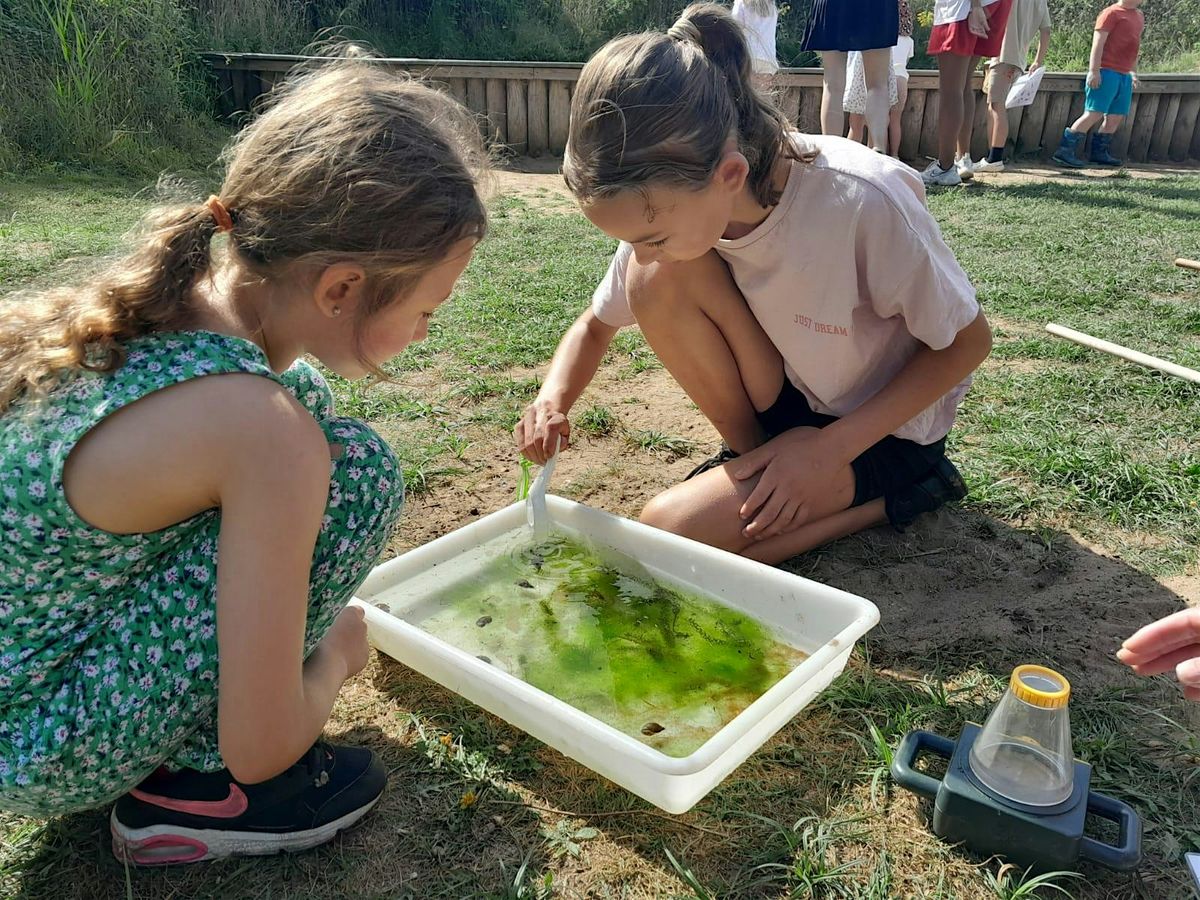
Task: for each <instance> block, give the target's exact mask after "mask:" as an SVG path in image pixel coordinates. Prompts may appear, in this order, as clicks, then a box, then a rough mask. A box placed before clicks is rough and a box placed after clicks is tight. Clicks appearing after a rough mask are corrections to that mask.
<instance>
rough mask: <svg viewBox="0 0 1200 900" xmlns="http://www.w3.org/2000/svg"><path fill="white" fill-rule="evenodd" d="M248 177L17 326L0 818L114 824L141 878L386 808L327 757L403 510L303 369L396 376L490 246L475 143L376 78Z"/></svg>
mask: <svg viewBox="0 0 1200 900" xmlns="http://www.w3.org/2000/svg"><path fill="white" fill-rule="evenodd" d="M225 158H226V162H227V172H226V177H225V180H224V183H223V185H222V187H221V189H220V193H219V195H216V196H213V197H211V198H210V199H209V200H208V202H206V203H199V202H195V203H188V204H183V205H177V206H172V207H169V208H164V209H160V210H157V211H155V212H154V213H152V214H151V215H150V216H149V217H148V218H147V220H146V222H145V223H144V226H145V227H144V235H143V237H142V238H141V242H140V244H139V245H138V246H137V248H136V249H135V250H134V252H133V253H131V254H130V255H129V256H127V257H125V258H124V259H122V260H120V261H118V262H117V263H115V264H114V265H113V266H112V267H111V268H110V270H109V271H107V272H106V273H104V274H102V275H101V276H100V277H98V278H97V279H95V280H93V281H92V282H90V283H88V284H85V285H79V286H75V287H72V288H66V289H60V290H55V291H50V292H43V293H40V294H29V295H26V296H23V297H15V298H10V299H8V300H6V301H5V303H4V304H3V306H2V307H0V492H2V495H3V502H2V504H0V808H2V809H5V810H9V811H14V812H20V813H25V814H29V815H37V816H49V815H56V814H60V813H66V812H71V811H74V810H81V809H87V808H91V807H96V806H100V805H102V804H107V803H110V802H112V801H114V800H115V801H116V804H115V807H114V809H113V814H112V830H113V839H114V851H115V852H116V853H117V855H118V856H119V857H121V858H124V859H128V860H132V861H134V862H137V863H162V862H188V861H193V860H199V859H208V858H212V857H217V856H225V855H228V854H231V853H268V852H274V851H276V850H281V849H289V850H290V849H300V848H303V847H309V846H313V845H315V844H318V843H321V842H323V841H325V840H328V839H329V838H331V837H332V836H333V835H334V834H336V833H337V831H338V830H340V829H342V828H344V827H347V826H348V825H350V824H351V823H353V822H354V821H356V820H357V819H358V818H360V817H361V816H362V815H363V814H364V813H365V812H366V811H367V810H368V809H369V808H370V807H371V806H372V805H373V804H374V803H375V801H376V800H377V799H378V797H379V795H380V793H381V792H382V790H383V787H384V782H385V781H386V773H385V771H384V769H383V767H382V766H381V764H380V763H379V761H378V760H377V759H376V758H375V756H374V755H373V754H372V753H371V752H370V751H369V750H365V749H360V748H352V747H341V746H338V747H335V746H331V745H328V744H325V743H323V742H320V741H318V737H319V735H320V733H321V731H322V728H323V726H324V724H325V722H326V720H327V719H328V716H329V713H330V710H331V708H332V706H333V702H334V699H335V697H336V695H337V693H338V691H339V689H340V688H341V685H342V683H343V682H344V681H345V680H346V679H347V678H349V677H350V676H351V675H353V674H355V673H356V672H358V671H360V670H361V669H362V668H363V666H364V665H365V664H366V661H367V644H366V631H365V626H364V624H363V620H362V614H361V612H360V611H358V610H355V609H347V608H345V607H346V603H347V601H348V600H349V599H350V596H351V594H352V593H353V591H354V590H355V589H356V588H357V587H358V585H359V584H360V583H361V582H362V581H363V579H364V578H365V577H366V575H367V573H368V571H369V570H370V568H371V567H372V565H374V563H375V562H376V560H377V559H378V557H379V555H380V553H381V552H382V550H383V548H384V544H385V542H386V540H387V538H388V535H389V533H390V531H391V528H392V526H393V524H394V522H395V520H396V518H397V516H398V515H399V513H400V507H401V505H402V502H403V492H404V491H403V488H404V486H403V481H402V479H401V475H400V470H399V468H398V467H397V464H396V460H395V458H394V457H393V455H392V453H391V451H390V450H389V449H388V447H387V445H386V443H385V442H384V441H383V440H381V439H380V438H379V436H378V435H376V434H375V433H374V432H373V431H372V430H371V429H370V428H368V427H367V426H366V425H365V424H363V423H362V422H358V421H355V420H353V419H347V418H342V417H339V416H338V415H336V414H335V412H334V411H333V405H332V398H331V396H330V393H329V390H328V388H327V387H326V385H325V383H324V381H323V380H322V379H321V377H320V376H319V375H318V374H317V373H316V371H315V370H314V369H312V368H311V367H310V366H308V365H307V364H305V363H304V362H302V361H300V358H301V356H302V355H305V354H309V355H311V356H314V357H316V358H317V359H319V360H320V361H321V362H322V363H324V364H325V365H326V366H327V367H328V368H330V369H331V370H333V371H334V372H337V373H338V374H339V375H341V376H343V377H346V378H359V377H362V376H364V375H367V374H370V373H378V371H379V367H380V366H381V365H382V364H383V363H385V362H387V361H388V360H389V359H391V358H392V357H394V356H395V355H396V354H398V353H399V352H400V351H401V350H403V349H404V347H405V346H407V345H408V344H409V343H411V342H412V341H418V340H421V339H422V338H424V337H425V335H426V330H427V323H428V320H429V317H430V316H431V315H432V314H433V312H434V310H435V309H436V308H437V306H438V305H439V304H440V303H441V302H442V301H443V300H445V299H446V297H447V296H448V295H449V293H450V291H451V289H452V287H453V285H454V283H455V281H456V279H457V278H458V276H459V275H460V274H461V273H462V271H463V269H464V267H465V266H466V264H467V262H468V261H469V259H470V257H471V254H472V252H473V251H474V247H475V245H476V243H477V242H478V240H479V239H480V238H481V237H482V236H483V233H484V230H485V226H486V217H485V213H484V208H483V204H482V202H481V200H480V197H479V194H478V191H477V174H478V171H479V169H480V167H481V166H482V164H483V161H484V157H483V154H482V151H481V149H480V147H479V143H478V132H477V130H476V128H475V125H474V124H473V122H471V121H470V119H469V118H468V116H467V115H466V114H465V113H464V111H463V110H461V108H459V107H458V106H457V105H455V104H454V103H453V101H451V100H449V99H447V98H446V97H444V96H443V95H442V94H439V93H437V92H435V91H433V90H431V89H429V88H426V87H423V86H421V85H419V84H416V83H413V82H411V81H408V80H405V79H403V78H400V77H397V76H395V75H392V74H388V73H387V72H385V71H383V70H382V69H380V68H378V67H375V66H372V65H371V64H370V63H369V62H366V61H357V62H354V61H337V62H329V63H326V64H325V65H323V66H321V67H319V68H317V69H314V70H311V71H309V72H307V73H305V74H302V75H301V76H299V77H297V78H295V79H293V80H291V81H290V82H289V83H288V84H286V85H285V86H283V87H281V88H279V89H277V90H276V91H275V93H274V94H273V102H272V103H271V105H270V106H269V108H267V109H266V110H265V111H264V112H262V113H261V114H260V115H259V116H258V118H257V119H256V120H255V121H254V122H253V123H252V124H251V125H250V126H249V127H247V128H246V129H245V130H244V131H243V132H242V133H241V134H240V135H239V136H238V137H237V138H236V139H235V141H234V142H233V144H232V146H231V147H230V148H229V150H228V151H227V153H226V157H225ZM218 234H224V235H225V237H224V238H223V239H222V241H221V243H224V245H225V247H224V250H223V251H222V252H217V253H210V245H212V244H213V242H214V236H216V235H218ZM215 376H220V377H215Z"/></svg>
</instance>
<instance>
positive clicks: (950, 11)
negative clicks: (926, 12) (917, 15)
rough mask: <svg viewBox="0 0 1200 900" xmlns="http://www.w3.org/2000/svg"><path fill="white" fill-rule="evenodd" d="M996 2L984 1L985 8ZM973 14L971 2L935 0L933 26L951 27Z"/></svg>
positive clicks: (966, 0) (967, 0)
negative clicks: (952, 24) (953, 23)
mask: <svg viewBox="0 0 1200 900" xmlns="http://www.w3.org/2000/svg"><path fill="white" fill-rule="evenodd" d="M995 2H996V0H983V4H982V5H983V6H991V5H992V4H993V3H995ZM970 14H971V0H933V24H934V25H935V26H936V25H949V24H951V23H952V22H961V21H963V20H964V19H965V18H966V17H967V16H969V15H970Z"/></svg>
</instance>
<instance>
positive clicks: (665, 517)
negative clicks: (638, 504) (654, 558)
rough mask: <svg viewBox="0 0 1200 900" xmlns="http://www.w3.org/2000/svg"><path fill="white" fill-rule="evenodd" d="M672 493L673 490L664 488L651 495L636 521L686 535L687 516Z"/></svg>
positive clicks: (673, 492)
mask: <svg viewBox="0 0 1200 900" xmlns="http://www.w3.org/2000/svg"><path fill="white" fill-rule="evenodd" d="M673 494H675V491H671V490H666V491H663V492H662V493H661V494H658V495H656V496H654V497H651V498H650V501H649V502H648V503H647V504H646V505H645V506H644V507H642V513H641V515H640V516H639V517H638V521H639V522H641V523H642V524H643V525H649V526H651V527H652V528H658V529H660V530H661V531H670V532H671V533H673V534H681V535H684V536H687V534H688V530H687V526H688V516H687V514H686V512H685V511H684V510H683V508H682V504H680V503H679V502H678V501H677V499H676V498H675V497H674V496H672V495H673Z"/></svg>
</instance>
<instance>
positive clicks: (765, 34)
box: [732, 0, 779, 90]
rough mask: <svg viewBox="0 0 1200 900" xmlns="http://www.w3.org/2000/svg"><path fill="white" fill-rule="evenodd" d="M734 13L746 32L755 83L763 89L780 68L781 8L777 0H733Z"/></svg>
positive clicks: (735, 18)
mask: <svg viewBox="0 0 1200 900" xmlns="http://www.w3.org/2000/svg"><path fill="white" fill-rule="evenodd" d="M732 14H733V18H734V21H736V22H737V23H738V24H739V25H741V26H742V30H743V31H744V32H745V34H746V43H747V44H748V45H749V47H750V64H751V68H753V70H754V76H755V83H756V84H757V86H758V88H759V89H760V90H765V89H766V88H768V87H769V86H770V83H771V76H772V75H774V74H775V73H776V72H778V71H779V60H778V59H777V58H776V56H775V31H776V29H777V28H778V27H779V8H778V7H777V6H776V5H775V0H733V10H732Z"/></svg>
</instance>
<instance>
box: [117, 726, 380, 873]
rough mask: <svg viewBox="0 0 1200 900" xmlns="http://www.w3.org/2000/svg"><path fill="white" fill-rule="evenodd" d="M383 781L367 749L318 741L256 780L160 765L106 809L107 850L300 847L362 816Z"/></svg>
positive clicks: (242, 852)
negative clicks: (109, 839)
mask: <svg viewBox="0 0 1200 900" xmlns="http://www.w3.org/2000/svg"><path fill="white" fill-rule="evenodd" d="M386 783H387V770H386V769H385V768H384V767H383V764H382V763H381V762H380V761H379V758H378V757H377V756H376V755H375V754H374V753H373V752H372V751H370V750H368V749H366V748H363V747H340V746H333V745H330V744H325V743H322V742H319V741H318V742H317V743H316V744H314V745H313V747H312V749H311V750H309V752H308V753H307V754H306V755H305V757H304V759H302V760H300V761H299V762H298V763H296V764H295V765H294V766H292V767H291V768H290V769H288V770H287V771H286V772H283V773H282V774H280V775H276V776H275V777H274V778H271V779H268V780H267V781H263V782H259V783H258V784H243V783H241V782H239V781H235V780H234V778H233V776H232V775H230V774H229V771H228V770H225V769H222V770H221V771H220V772H197V771H195V770H192V769H183V770H181V771H179V772H168V771H166V770H165V769H160V770H159V771H157V772H155V773H154V774H153V775H151V776H150V777H149V778H147V779H146V780H145V781H143V782H142V783H141V784H140V785H138V786H137V787H136V788H135V789H134V790H132V791H130V792H129V793H128V794H126V795H125V796H124V797H122V798H121V799H119V800H118V801H117V803H116V805H115V806H114V807H113V811H112V817H111V820H110V825H111V829H112V841H113V854H114V855H115V856H116V857H117V859H119V860H122V861H123V862H130V863H134V864H135V865H139V866H155V865H159V866H161V865H168V864H171V863H190V862H200V861H201V860H205V859H219V858H221V857H224V856H234V855H239V856H262V855H265V854H270V853H279V852H281V851H284V850H288V851H295V850H307V849H309V848H310V847H316V846H317V845H318V844H324V843H325V842H326V841H329V840H331V839H332V838H333V836H334V835H336V834H337V833H338V832H339V831H342V830H344V829H346V828H349V827H350V826H351V825H353V824H354V823H355V822H357V821H358V820H359V819H361V818H362V817H363V816H365V815H366V814H367V812H368V811H369V810H370V809H371V807H372V806H374V805H375V803H376V801H377V800H379V797H380V795H382V794H383V788H384V786H385V784H386Z"/></svg>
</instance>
